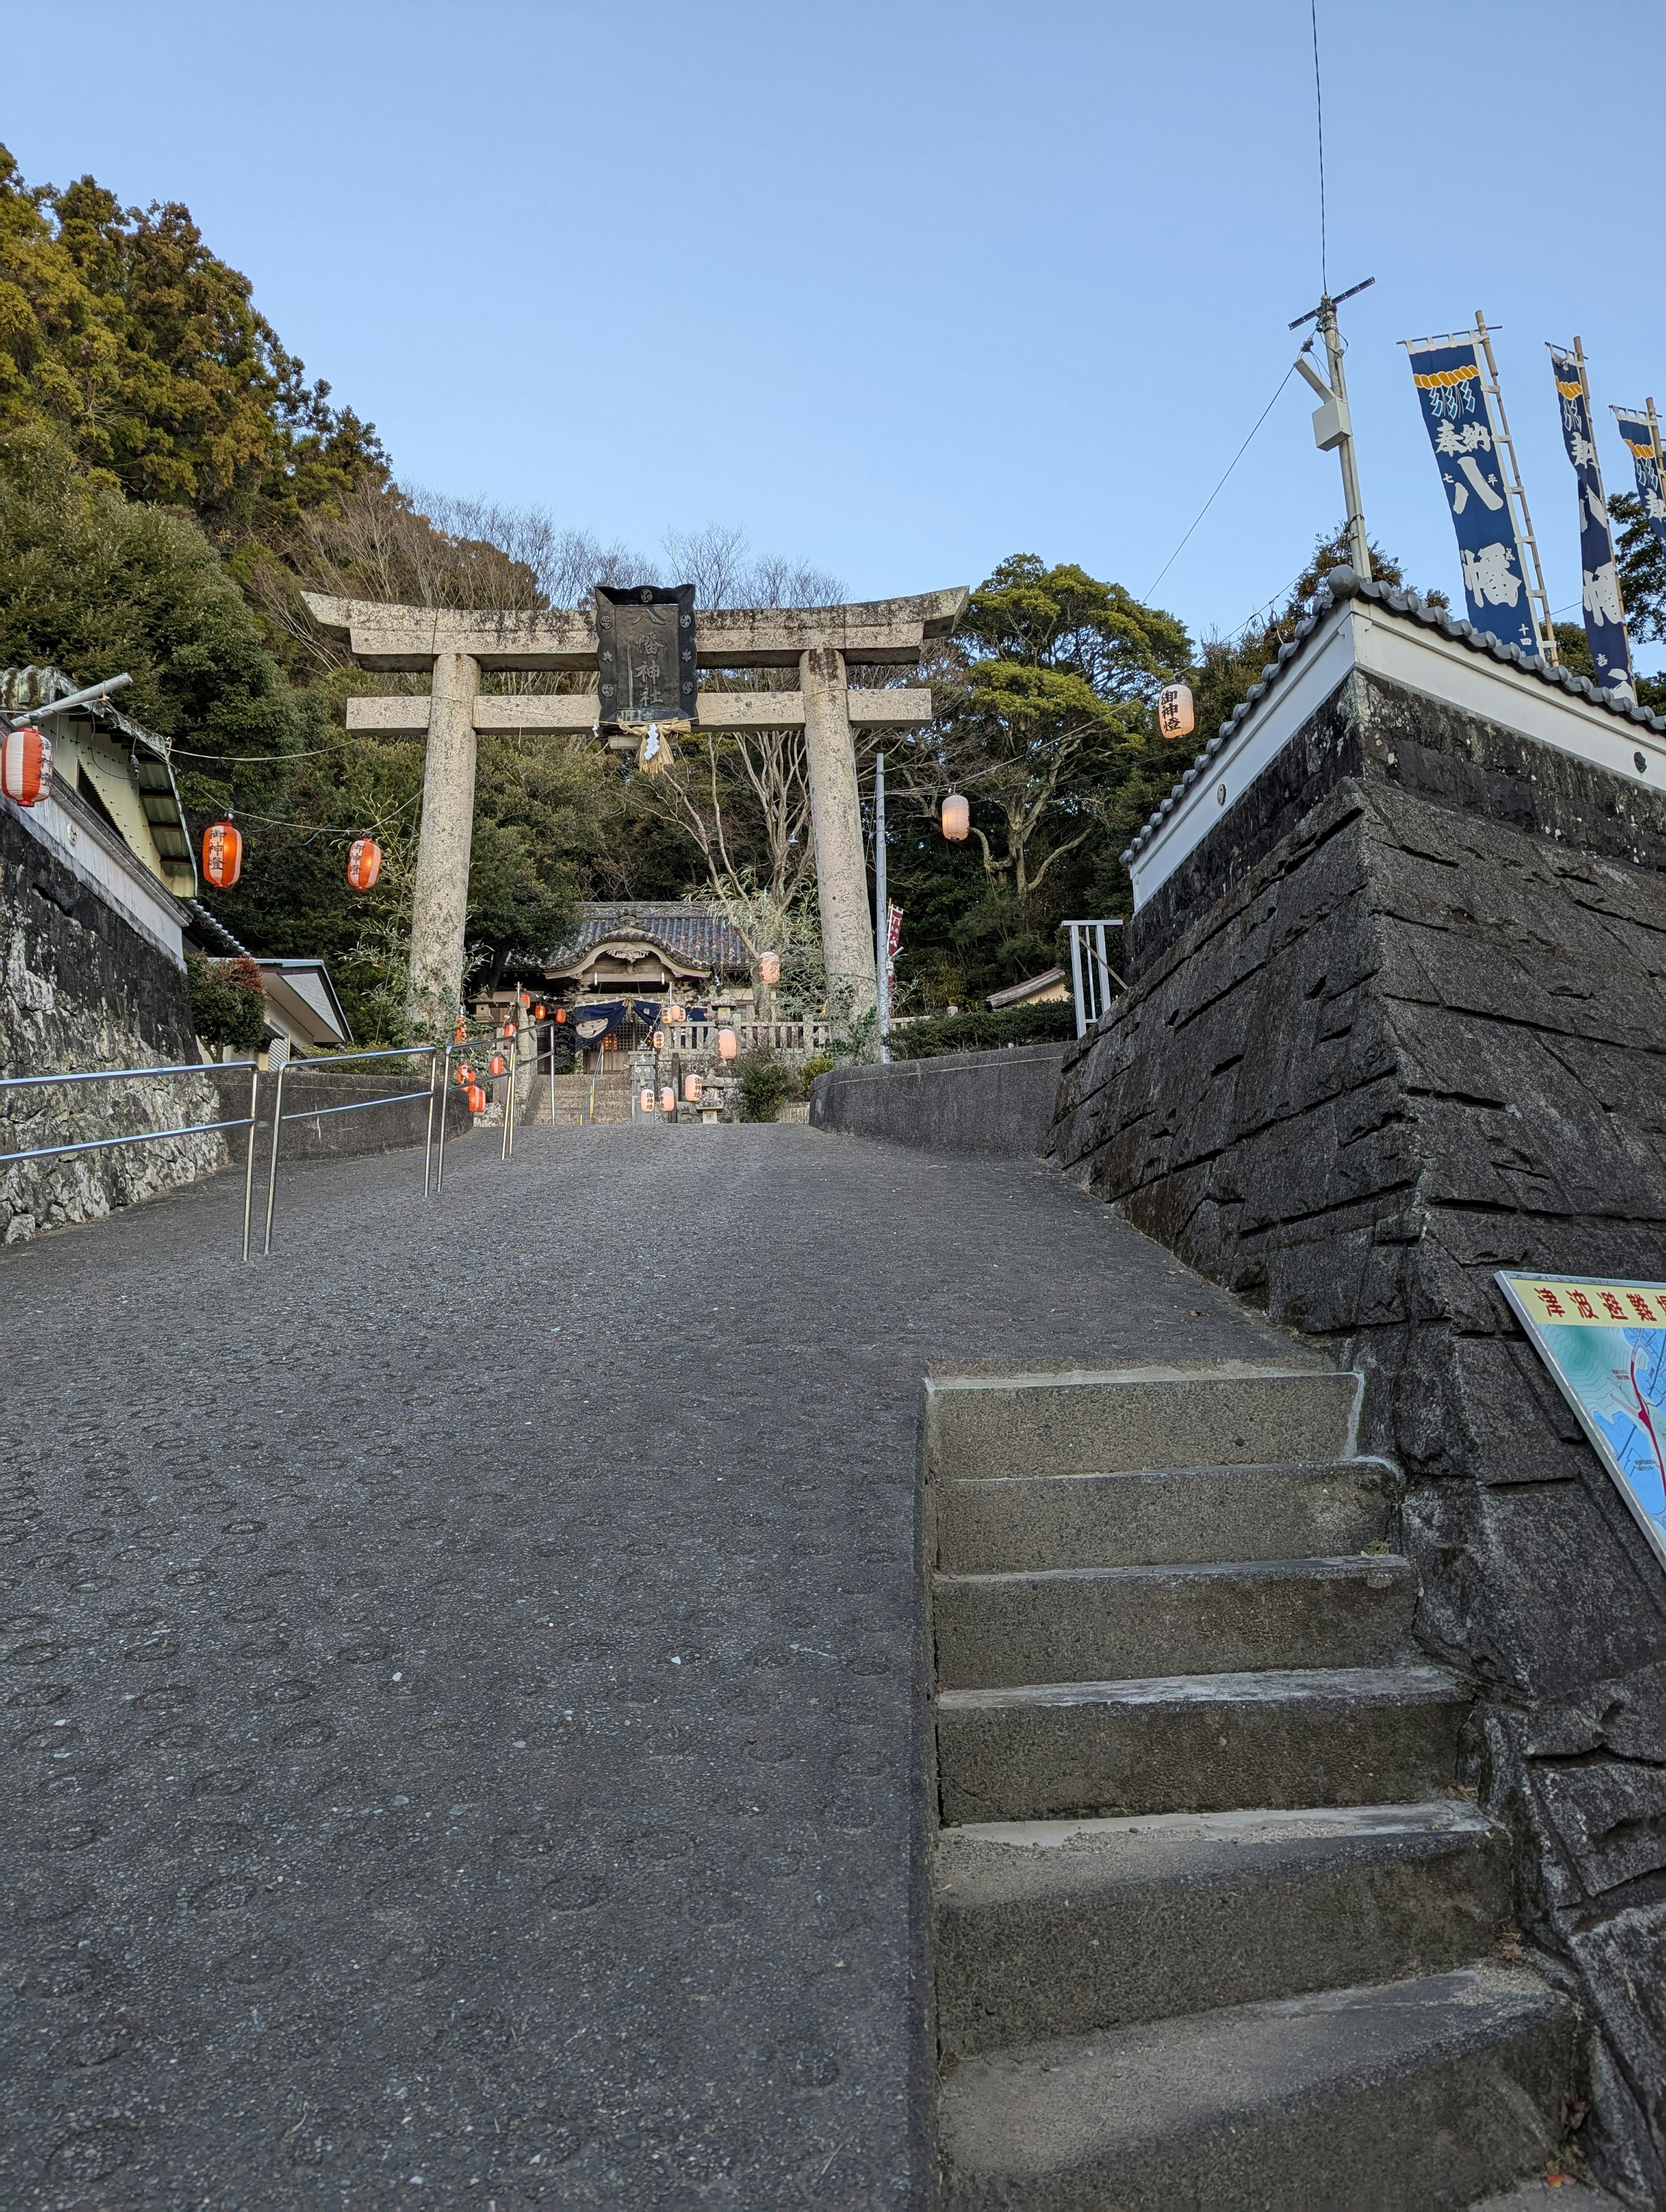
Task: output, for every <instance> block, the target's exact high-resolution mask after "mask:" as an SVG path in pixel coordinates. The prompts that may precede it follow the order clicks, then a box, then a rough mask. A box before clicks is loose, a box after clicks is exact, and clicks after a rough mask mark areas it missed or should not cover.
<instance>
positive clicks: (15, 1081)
mask: <svg viewBox="0 0 1666 2212" xmlns="http://www.w3.org/2000/svg"><path fill="white" fill-rule="evenodd" d="M209 1073H210V1070H209V1069H208V1068H207V1067H206V1066H204V1065H202V1064H201V1063H200V1062H199V1063H198V1065H197V1066H194V1067H94V1068H88V1069H86V1070H84V1071H82V1072H80V1073H76V1074H71V1075H8V1076H0V1094H3V1093H4V1092H7V1091H29V1090H38V1089H40V1088H42V1087H43V1086H45V1085H48V1084H64V1083H131V1082H136V1081H139V1080H143V1081H147V1082H148V1081H150V1080H152V1079H155V1078H157V1077H161V1076H180V1075H193V1076H196V1077H197V1078H198V1079H206V1078H207V1077H208V1076H209ZM278 1080H279V1085H280V1090H281V1086H282V1082H283V1076H282V1072H281V1071H280V1073H279V1079H278ZM259 1103H260V1070H259V1068H258V1067H257V1066H255V1065H254V1064H253V1063H252V1062H251V1063H250V1066H249V1110H248V1112H247V1114H246V1115H243V1116H241V1117H240V1118H239V1119H237V1120H235V1121H187V1122H184V1123H182V1124H181V1125H180V1126H179V1127H178V1128H173V1129H140V1130H136V1131H134V1132H133V1133H131V1134H129V1135H127V1136H125V1137H88V1138H84V1139H81V1140H80V1141H78V1142H76V1143H75V1144H72V1145H34V1146H30V1147H29V1148H28V1149H27V1151H24V1152H0V1167H5V1166H9V1165H10V1164H11V1163H12V1162H14V1161H15V1160H49V1159H59V1158H64V1157H65V1156H66V1155H67V1154H69V1153H70V1152H112V1151H114V1150H116V1149H117V1148H118V1147H119V1146H124V1145H159V1144H161V1143H163V1142H165V1141H166V1139H168V1138H170V1137H205V1136H208V1135H210V1133H212V1132H214V1131H215V1130H218V1129H246V1130H247V1131H248V1133H249V1156H248V1158H247V1160H246V1162H245V1164H244V1168H243V1257H244V1258H245V1259H247V1258H248V1256H249V1217H250V1211H251V1207H252V1201H253V1196H254V1123H255V1112H256V1109H257V1108H258V1105H259ZM280 1103H281V1101H280ZM273 1148H274V1151H276V1148H277V1133H276V1130H274V1133H273ZM267 1235H268V1240H269V1242H270V1237H271V1215H270V1213H269V1214H268V1216H267Z"/></svg>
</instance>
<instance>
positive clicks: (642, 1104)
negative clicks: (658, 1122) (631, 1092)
mask: <svg viewBox="0 0 1666 2212" xmlns="http://www.w3.org/2000/svg"><path fill="white" fill-rule="evenodd" d="M636 1110H637V1112H638V1113H639V1114H651V1113H652V1112H653V1111H654V1093H653V1092H652V1091H650V1090H649V1089H648V1085H647V1084H646V1083H645V1084H644V1085H642V1087H641V1090H640V1091H638V1092H637V1094H636Z"/></svg>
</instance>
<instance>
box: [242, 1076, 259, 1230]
mask: <svg viewBox="0 0 1666 2212" xmlns="http://www.w3.org/2000/svg"><path fill="white" fill-rule="evenodd" d="M259 1105H260V1062H259V1061H258V1060H255V1061H253V1062H252V1065H251V1067H250V1072H249V1156H248V1158H247V1159H246V1160H245V1161H244V1163H243V1259H244V1261H245V1264H246V1263H247V1261H248V1256H249V1219H250V1217H251V1215H252V1212H253V1211H254V1132H255V1124H256V1119H257V1115H258V1109H259Z"/></svg>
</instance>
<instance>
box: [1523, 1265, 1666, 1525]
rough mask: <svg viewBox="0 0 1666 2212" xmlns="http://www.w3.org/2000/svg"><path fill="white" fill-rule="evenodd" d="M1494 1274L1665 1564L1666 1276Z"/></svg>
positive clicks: (1535, 1347)
mask: <svg viewBox="0 0 1666 2212" xmlns="http://www.w3.org/2000/svg"><path fill="white" fill-rule="evenodd" d="M1494 1279H1495V1280H1496V1281H1497V1283H1498V1285H1499V1289H1500V1290H1501V1291H1503V1292H1504V1295H1505V1297H1506V1298H1507V1299H1508V1300H1509V1301H1510V1304H1511V1309H1512V1310H1513V1311H1514V1313H1515V1315H1516V1317H1517V1320H1518V1321H1519V1322H1521V1324H1522V1327H1523V1328H1524V1329H1525V1330H1526V1331H1527V1334H1528V1336H1529V1340H1530V1341H1531V1342H1532V1345H1533V1347H1534V1349H1535V1351H1536V1352H1538V1354H1539V1357H1540V1358H1541V1359H1542V1360H1543V1361H1544V1363H1545V1365H1546V1366H1547V1368H1548V1369H1549V1370H1550V1371H1551V1373H1552V1375H1554V1376H1555V1378H1556V1382H1557V1384H1558V1387H1559V1388H1560V1390H1561V1393H1562V1395H1563V1396H1564V1397H1565V1398H1566V1400H1567V1401H1568V1404H1569V1405H1570V1407H1572V1409H1573V1413H1574V1416H1575V1418H1576V1419H1578V1423H1579V1425H1580V1427H1581V1428H1582V1429H1583V1430H1584V1432H1585V1434H1586V1435H1587V1436H1588V1437H1590V1441H1591V1443H1592V1444H1593V1445H1594V1446H1595V1447H1596V1455H1597V1457H1598V1458H1599V1459H1600V1460H1601V1461H1602V1464H1603V1466H1604V1467H1605V1468H1607V1469H1608V1473H1609V1474H1610V1475H1611V1476H1612V1477H1613V1479H1614V1484H1615V1486H1616V1487H1617V1488H1618V1490H1619V1492H1620V1496H1621V1497H1622V1498H1624V1499H1625V1501H1626V1504H1627V1505H1628V1506H1629V1507H1630V1508H1631V1510H1632V1512H1633V1514H1634V1515H1635V1516H1636V1518H1637V1521H1638V1523H1639V1527H1640V1528H1642V1530H1643V1533H1644V1534H1645V1536H1646V1537H1647V1538H1648V1540H1649V1542H1650V1544H1651V1547H1653V1550H1654V1553H1655V1557H1656V1558H1657V1559H1658V1560H1659V1562H1660V1564H1661V1565H1662V1566H1663V1567H1666V1283H1605V1282H1602V1281H1600V1280H1591V1279H1587V1278H1586V1277H1584V1276H1583V1275H1524V1274H1521V1273H1517V1272H1515V1271H1514V1270H1511V1269H1505V1268H1500V1269H1499V1272H1498V1273H1497V1275H1496V1277H1495V1278H1494Z"/></svg>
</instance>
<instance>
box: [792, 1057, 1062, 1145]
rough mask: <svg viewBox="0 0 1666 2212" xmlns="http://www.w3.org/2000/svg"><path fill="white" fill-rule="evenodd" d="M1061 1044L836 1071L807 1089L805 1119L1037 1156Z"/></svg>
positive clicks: (856, 1132) (855, 1132) (907, 1139)
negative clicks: (807, 1108) (808, 1097)
mask: <svg viewBox="0 0 1666 2212" xmlns="http://www.w3.org/2000/svg"><path fill="white" fill-rule="evenodd" d="M1063 1053H1064V1047H1063V1046H1062V1045H1058V1044H1021V1045H1011V1046H1007V1047H1004V1048H1002V1049H1001V1050H1000V1051H998V1052H946V1053H942V1054H936V1055H934V1056H933V1058H931V1059H929V1060H892V1061H891V1062H890V1063H889V1065H886V1066H880V1065H879V1064H877V1063H875V1064H873V1065H872V1066H862V1067H840V1068H836V1069H835V1070H834V1071H833V1073H831V1074H830V1075H818V1077H817V1078H816V1080H815V1081H814V1082H813V1083H812V1085H811V1086H810V1121H811V1125H812V1127H815V1128H818V1129H837V1130H841V1131H842V1132H843V1133H845V1134H846V1135H847V1136H854V1137H884V1138H887V1139H889V1140H890V1141H891V1143H892V1144H897V1145H918V1146H924V1147H926V1148H927V1149H928V1150H931V1151H935V1152H972V1153H978V1154H982V1155H984V1156H992V1157H998V1158H1025V1157H1034V1156H1035V1155H1036V1154H1037V1153H1040V1152H1045V1151H1046V1150H1047V1145H1048V1131H1049V1127H1050V1124H1051V1121H1052V1118H1053V1102H1054V1098H1055V1096H1056V1094H1057V1091H1058V1087H1059V1071H1060V1067H1061V1061H1062V1058H1063Z"/></svg>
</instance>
